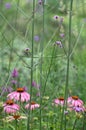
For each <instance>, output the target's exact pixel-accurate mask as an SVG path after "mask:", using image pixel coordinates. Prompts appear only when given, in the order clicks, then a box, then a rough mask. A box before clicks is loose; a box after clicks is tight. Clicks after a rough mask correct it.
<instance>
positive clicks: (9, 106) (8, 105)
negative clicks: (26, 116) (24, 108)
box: [3, 100, 20, 114]
mask: <svg viewBox="0 0 86 130" xmlns="http://www.w3.org/2000/svg"><path fill="white" fill-rule="evenodd" d="M3 107H4V111H5V112H6V113H8V114H11V113H16V112H17V111H18V110H19V109H20V107H19V105H18V104H15V103H14V102H13V101H12V100H7V101H6V102H5V103H4V104H3Z"/></svg>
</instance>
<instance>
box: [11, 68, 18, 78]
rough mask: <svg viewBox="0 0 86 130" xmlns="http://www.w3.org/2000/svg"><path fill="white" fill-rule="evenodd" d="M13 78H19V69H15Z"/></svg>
mask: <svg viewBox="0 0 86 130" xmlns="http://www.w3.org/2000/svg"><path fill="white" fill-rule="evenodd" d="M12 77H13V78H15V77H18V71H17V69H14V70H13V72H12Z"/></svg>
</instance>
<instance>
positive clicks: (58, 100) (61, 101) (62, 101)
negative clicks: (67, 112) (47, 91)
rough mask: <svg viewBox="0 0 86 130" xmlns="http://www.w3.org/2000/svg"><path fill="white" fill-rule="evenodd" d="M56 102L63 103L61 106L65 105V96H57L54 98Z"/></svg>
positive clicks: (57, 103)
mask: <svg viewBox="0 0 86 130" xmlns="http://www.w3.org/2000/svg"><path fill="white" fill-rule="evenodd" d="M54 103H55V104H56V105H61V106H63V105H64V98H63V97H59V98H56V99H54Z"/></svg>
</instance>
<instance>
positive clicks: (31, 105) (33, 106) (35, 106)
mask: <svg viewBox="0 0 86 130" xmlns="http://www.w3.org/2000/svg"><path fill="white" fill-rule="evenodd" d="M39 107H40V105H39V104H37V103H35V102H31V104H27V105H26V106H25V108H26V109H30V110H34V109H35V108H39Z"/></svg>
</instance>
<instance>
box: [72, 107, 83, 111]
mask: <svg viewBox="0 0 86 130" xmlns="http://www.w3.org/2000/svg"><path fill="white" fill-rule="evenodd" d="M73 110H74V111H75V112H84V111H85V107H84V106H81V107H80V106H76V107H73Z"/></svg>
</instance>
